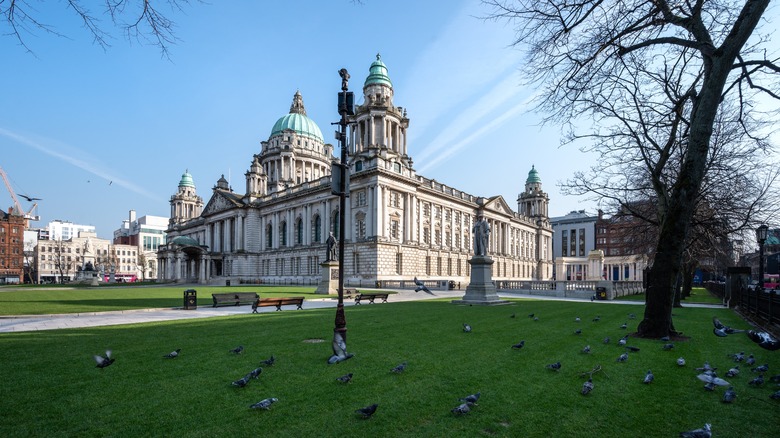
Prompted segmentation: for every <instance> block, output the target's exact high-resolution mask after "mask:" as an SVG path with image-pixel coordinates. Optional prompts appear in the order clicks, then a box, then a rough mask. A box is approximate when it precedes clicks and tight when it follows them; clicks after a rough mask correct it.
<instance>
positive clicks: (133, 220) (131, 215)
mask: <svg viewBox="0 0 780 438" xmlns="http://www.w3.org/2000/svg"><path fill="white" fill-rule="evenodd" d="M133 222H135V210H130V223H131V224H132V223H133Z"/></svg>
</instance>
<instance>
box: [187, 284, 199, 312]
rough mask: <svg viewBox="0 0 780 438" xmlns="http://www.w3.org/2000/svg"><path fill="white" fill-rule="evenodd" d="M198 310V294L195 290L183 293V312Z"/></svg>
mask: <svg viewBox="0 0 780 438" xmlns="http://www.w3.org/2000/svg"><path fill="white" fill-rule="evenodd" d="M197 308H198V292H197V291H196V290H195V289H187V290H185V291H184V310H195V309H197Z"/></svg>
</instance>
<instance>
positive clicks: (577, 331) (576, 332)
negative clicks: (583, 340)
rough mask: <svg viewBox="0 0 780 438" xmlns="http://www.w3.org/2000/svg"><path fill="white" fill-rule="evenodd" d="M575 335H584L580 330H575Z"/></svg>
mask: <svg viewBox="0 0 780 438" xmlns="http://www.w3.org/2000/svg"><path fill="white" fill-rule="evenodd" d="M574 334H575V335H581V334H582V330H580V329H577V330H574Z"/></svg>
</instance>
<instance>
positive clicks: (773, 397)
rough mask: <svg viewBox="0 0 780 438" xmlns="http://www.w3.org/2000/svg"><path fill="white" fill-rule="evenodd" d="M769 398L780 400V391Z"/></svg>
mask: <svg viewBox="0 0 780 438" xmlns="http://www.w3.org/2000/svg"><path fill="white" fill-rule="evenodd" d="M769 398H771V399H773V400H780V391H775V392H774V393H772V395H770V396H769Z"/></svg>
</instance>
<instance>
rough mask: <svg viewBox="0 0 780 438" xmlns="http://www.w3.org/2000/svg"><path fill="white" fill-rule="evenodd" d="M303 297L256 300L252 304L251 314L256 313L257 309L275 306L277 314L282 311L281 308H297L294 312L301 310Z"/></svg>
mask: <svg viewBox="0 0 780 438" xmlns="http://www.w3.org/2000/svg"><path fill="white" fill-rule="evenodd" d="M303 299H304V297H282V298H258V299H257V300H255V302H254V303H252V313H257V308H258V307H271V306H276V310H277V311H278V312H281V311H282V306H293V305H294V306H298V308H297V309H296V310H303Z"/></svg>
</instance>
